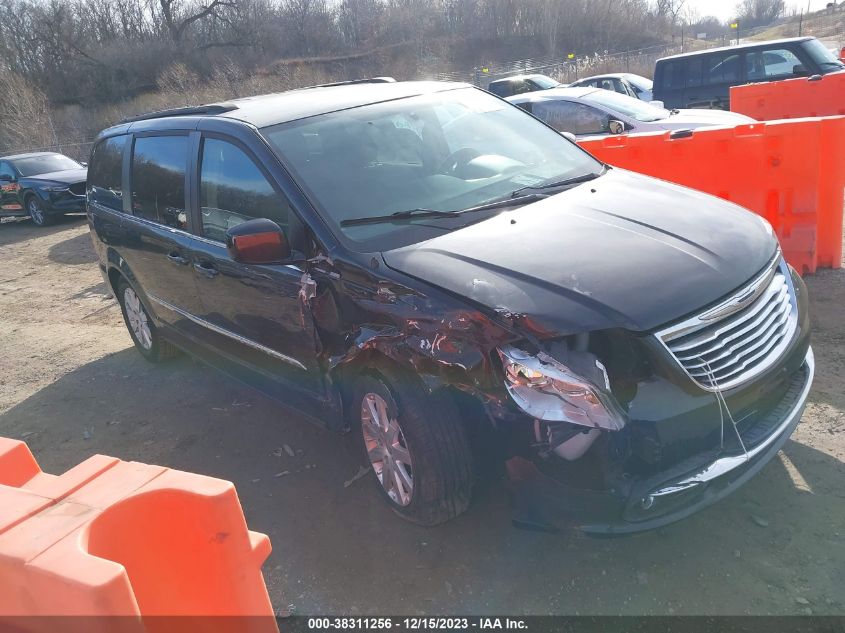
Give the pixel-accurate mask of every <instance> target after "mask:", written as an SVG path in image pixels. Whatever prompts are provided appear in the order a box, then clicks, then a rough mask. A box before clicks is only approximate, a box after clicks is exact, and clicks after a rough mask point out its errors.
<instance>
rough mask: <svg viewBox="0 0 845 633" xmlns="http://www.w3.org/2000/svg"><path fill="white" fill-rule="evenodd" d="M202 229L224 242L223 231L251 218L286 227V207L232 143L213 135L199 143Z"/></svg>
mask: <svg viewBox="0 0 845 633" xmlns="http://www.w3.org/2000/svg"><path fill="white" fill-rule="evenodd" d="M200 206H201V207H202V232H203V235H205V236H206V237H208V238H209V239H213V240H219V241H221V242H222V241H225V240H226V231H227V230H228V229H230V228H231V227H233V226H236V225H238V224H240V223H242V222H246V221H247V220H250V219H253V218H267V219H269V220H273V221H274V222H275V223H276V224H278V225H279V226H280V227H281V228H282V229H284V230H287V225H288V217H289V212H290V210H289V206H288V204H287V201H286V200H285V199H284V198H283V197H282V196H281V195H280V194H279V193H278V192H277V191H276V190H275V189H274V188H273V186H272V185H271V184H270V183H269V182H268V180H267V178H266V177H265V176H264V174H263V173H262V172H261V170H260V169H259V168H258V166H257V165H256V164H255V163H254V162H253V160H252V159H251V158H250V157H249V156H247V154H246V153H245V152H244V151H243V150H241V149H240V148H239V147H237V146H236V145H233V144H232V143H229V142H227V141H222V140H219V139H215V138H207V139H205V141H204V142H203V151H202V166H201V168H200Z"/></svg>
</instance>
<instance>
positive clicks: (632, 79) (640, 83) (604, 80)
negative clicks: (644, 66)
mask: <svg viewBox="0 0 845 633" xmlns="http://www.w3.org/2000/svg"><path fill="white" fill-rule="evenodd" d="M569 87H570V88H602V89H603V90H611V91H613V92H618V93H619V94H623V95H628V96H629V97H635V98H637V99H639V100H640V101H651V100H652V99H653V98H654V97H653V90H654V88H653V84H652V81H651V79H649V78H648V77H642V76H640V75H635V74H634V73H607V74H604V75H594V76H592V77H584V78H583V79H578V80H576V81H573V82H572V83H571V84H569Z"/></svg>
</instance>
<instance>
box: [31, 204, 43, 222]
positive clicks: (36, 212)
mask: <svg viewBox="0 0 845 633" xmlns="http://www.w3.org/2000/svg"><path fill="white" fill-rule="evenodd" d="M29 217H31V218H32V221H33V222H35V223H36V224H37V225H38V226H41V225H42V224H44V210H43V209H42V208H41V205H40V204H38V201H37V200H36V199H35V198H30V200H29Z"/></svg>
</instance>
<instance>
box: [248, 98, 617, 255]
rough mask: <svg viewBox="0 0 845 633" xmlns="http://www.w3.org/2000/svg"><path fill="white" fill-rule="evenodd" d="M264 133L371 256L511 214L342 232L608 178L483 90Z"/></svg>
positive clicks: (331, 218)
mask: <svg viewBox="0 0 845 633" xmlns="http://www.w3.org/2000/svg"><path fill="white" fill-rule="evenodd" d="M261 132H262V134H263V135H264V136H265V137H266V138H267V139H268V141H269V142H270V144H271V145H272V146H273V147H274V149H275V150H276V151H277V153H278V154H279V155H280V156H281V158H282V160H283V161H284V163H285V164H286V165H287V166H288V168H289V169H290V170H291V171H292V172H293V175H294V177H295V178H296V179H297V180H298V181H299V183H300V185H301V186H302V187H303V188H304V189H305V190H306V191H307V192H308V194H309V196H310V198H311V200H312V202H315V203H316V206H317V207H318V210H319V211H320V212H321V214H322V215H323V216H324V217H325V219H326V220H327V222H328V223H329V225H330V226H331V227H332V228H333V230H334V232H335V233H336V234H337V235H339V236H340V237H341V239H343V240H344V241H346V242H348V243H349V246H350V247H351V248H354V249H356V250H361V251H364V252H371V251H376V250H389V249H391V248H397V247H399V246H403V245H406V244H412V243H415V242H419V241H422V240H425V239H429V238H432V237H435V236H437V235H440V234H442V233H444V232H446V231H451V230H454V229H456V228H459V227H461V226H465V225H466V224H467V223H469V222H476V221H478V220H482V219H484V218H486V217H489V216H490V214H493V213H499V212H501V209H498V210H489V211H484V212H481V213H467V214H466V215H464V216H461V215H460V214H458V215H451V216H449V217H447V216H441V217H431V216H430V215H428V216H422V215H420V216H419V217H413V216H411V217H405V218H404V219H403V220H402V221H387V222H378V223H370V224H363V225H359V224H354V225H351V226H350V225H346V226H341V222H343V221H349V220H352V219H357V218H362V217H372V216H385V215H390V214H393V213H397V212H402V211H408V210H411V209H428V210H436V211H461V210H464V209H469V208H472V207H476V206H479V205H482V204H485V203H488V202H491V201H494V200H498V199H502V198H507V197H509V196H510V195H511V194H512V192H514V191H516V190H519V189H524V188H525V187H532V188H533V187H537V186H542V185H544V184H548V183H553V182H557V181H560V180H567V179H570V178H577V177H580V176H585V175H588V174H593V173H594V174H599V173H601V172H602V169H603V165H602V164H601V163H599V162H598V161H596V160H595V159H594V158H592V157H591V156H590V155H589V154H587V153H586V152H584V151H582V150H581V149H579V148H578V147H577V146H576V145H574V144H573V143H571V142H569V141H568V140H566V139H564V138H563V137H562V136H560V135H559V134H558V133H557V132H555V131H554V130H552V129H551V128H549V127H547V126H545V125H544V124H542V123H540V122H539V121H537V120H536V119H534V118H533V117H532V116H530V115H528V114H526V113H525V112H523V111H522V110H520V109H519V108H517V107H515V106H512V105H510V104H508V103H504V102H502V101H501V100H500V99H497V98H495V97H493V96H491V95H489V94H487V93H486V92H483V91H481V90H478V89H476V88H462V89H457V90H449V91H444V92H438V93H434V94H429V95H421V96H416V97H409V98H405V99H398V100H395V101H388V102H385V103H377V104H373V105H367V106H362V107H359V108H352V109H348V110H342V111H340V112H333V113H328V114H323V115H318V116H314V117H309V118H307V119H302V120H299V121H292V122H289V123H282V124H278V125H274V126H270V127H266V128H263V129H262V130H261ZM550 193H554V191H551V192H550Z"/></svg>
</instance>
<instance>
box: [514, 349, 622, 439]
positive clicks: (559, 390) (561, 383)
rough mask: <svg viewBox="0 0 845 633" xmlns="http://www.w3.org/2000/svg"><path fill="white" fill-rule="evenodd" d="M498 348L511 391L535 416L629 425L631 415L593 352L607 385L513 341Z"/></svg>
mask: <svg viewBox="0 0 845 633" xmlns="http://www.w3.org/2000/svg"><path fill="white" fill-rule="evenodd" d="M498 352H499V356H500V357H501V359H502V367H503V370H504V373H505V387H506V388H507V390H508V393H509V394H510V395H511V398H513V400H514V402H516V404H517V405H518V406H519V407H520V408H521V409H522V410H523V411H525V412H526V413H527V414H528V415H530V416H531V417H533V418H536V419H538V420H545V421H547V422H570V423H572V424H579V425H581V426H586V427H590V428H599V429H604V430H606V431H618V430H620V429H622V428H623V427H624V426H625V423H626V421H627V416H626V415H625V412H624V411H623V410H622V408H621V407H620V406H619V403H618V402H617V401H616V398H614V397H613V394H611V393H610V383H609V381H608V379H607V371H606V370H605V368H604V366H603V365H602V364H601V363H600V362H599V361H598V359H596V358H595V357H594V356H592V355H589V357H590V358H592V361H593V362H594V364H595V369H594V371H593V373H594V374H595V375H596V376H600V377H601V382H603V383H604V384H603V386H601V385H599V384H596V383H597V382H598V381H595V382H594V381H591V380H589V379H587V378H584V377H583V376H582V375H581V374H579V373H576V372H575V371H573V370H572V369H571V368H570V367H568V366H567V365H564V364H563V363H561V362H559V361H557V360H555V359H554V358H552V357H551V356H549V355H548V354H546V353H544V352H540V353H539V354H537V355H534V354H529V353H528V352H525V351H523V350H521V349H518V348H516V347H513V346H510V345H508V346H505V347H502V348H499V349H498ZM582 373H583V372H582Z"/></svg>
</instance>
